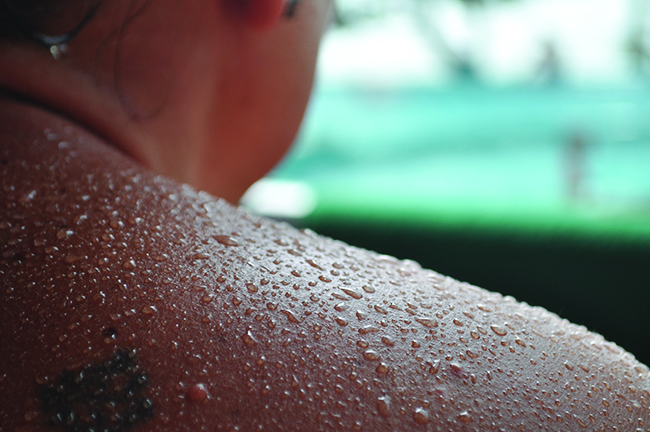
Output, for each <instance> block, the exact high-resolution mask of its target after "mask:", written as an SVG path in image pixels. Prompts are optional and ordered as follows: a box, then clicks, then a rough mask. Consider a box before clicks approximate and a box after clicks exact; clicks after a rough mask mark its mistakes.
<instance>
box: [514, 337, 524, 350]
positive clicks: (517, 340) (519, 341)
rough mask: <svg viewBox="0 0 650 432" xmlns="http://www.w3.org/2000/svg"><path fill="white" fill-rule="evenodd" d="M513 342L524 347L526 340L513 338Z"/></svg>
mask: <svg viewBox="0 0 650 432" xmlns="http://www.w3.org/2000/svg"><path fill="white" fill-rule="evenodd" d="M515 343H516V344H517V345H519V346H521V347H524V348H526V342H524V341H522V340H521V339H515Z"/></svg>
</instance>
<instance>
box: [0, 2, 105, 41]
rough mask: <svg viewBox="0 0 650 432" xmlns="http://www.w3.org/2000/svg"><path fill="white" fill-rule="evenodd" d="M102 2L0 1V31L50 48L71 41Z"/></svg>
mask: <svg viewBox="0 0 650 432" xmlns="http://www.w3.org/2000/svg"><path fill="white" fill-rule="evenodd" d="M102 1H103V0H0V31H1V32H2V34H4V35H5V36H6V35H12V36H23V37H27V38H29V39H30V40H32V41H34V42H37V43H39V44H42V45H45V46H48V47H52V46H56V45H64V44H66V43H68V42H69V41H70V40H72V38H74V37H75V36H76V35H77V34H78V33H79V32H80V31H81V30H82V29H83V27H84V26H85V25H86V24H87V23H88V21H90V20H91V19H92V18H93V16H94V15H95V13H96V12H97V11H98V10H99V8H100V6H101V4H102Z"/></svg>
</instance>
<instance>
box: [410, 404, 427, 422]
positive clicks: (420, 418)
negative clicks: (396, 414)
mask: <svg viewBox="0 0 650 432" xmlns="http://www.w3.org/2000/svg"><path fill="white" fill-rule="evenodd" d="M413 420H415V422H416V423H417V424H427V423H429V413H428V412H427V411H426V410H425V409H423V408H416V409H415V412H414V413H413Z"/></svg>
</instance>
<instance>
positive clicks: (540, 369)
mask: <svg viewBox="0 0 650 432" xmlns="http://www.w3.org/2000/svg"><path fill="white" fill-rule="evenodd" d="M2 115H3V116H4V118H5V119H7V121H5V122H4V123H3V124H2V126H0V128H1V129H0V136H1V137H3V138H2V139H1V140H0V179H1V183H2V192H1V194H0V310H1V311H2V312H1V313H0V328H1V331H0V354H1V355H0V380H1V381H0V386H1V387H2V390H3V391H2V392H1V393H0V425H1V428H0V429H2V430H7V431H14V430H24V431H48V430H54V429H52V427H51V426H50V425H49V423H48V419H47V418H46V415H45V413H44V409H43V400H42V396H39V392H41V391H42V389H43V388H47V387H48V386H50V385H53V383H58V382H59V381H58V380H59V379H60V377H61V376H62V375H61V374H62V373H63V372H65V371H68V372H73V373H78V372H79V371H83V370H100V369H98V368H100V367H99V366H96V365H102V364H106V362H107V361H110V360H111V359H112V358H115V353H125V352H128V353H131V352H132V353H134V357H133V358H134V360H133V361H134V362H137V371H138V373H140V372H139V371H141V372H142V373H144V374H146V378H147V384H146V385H143V386H142V387H141V389H143V390H141V393H142V394H141V395H140V396H141V397H142V398H143V400H144V399H145V398H150V400H151V403H152V413H153V414H152V416H151V418H150V419H148V420H146V421H143V422H136V423H134V426H133V428H132V429H131V430H134V431H136V430H137V431H149V430H150V431H154V430H155V431H196V430H210V431H218V430H224V431H228V430H241V431H251V430H257V429H262V428H263V429H265V430H301V431H308V430H309V431H311V430H339V429H340V430H364V431H411V430H414V431H417V430H423V431H424V430H427V431H518V430H521V431H530V430H548V431H559V430H562V431H573V430H583V429H584V430H619V431H636V430H646V429H647V428H649V427H650V426H649V425H650V407H649V404H650V379H649V377H648V369H647V368H646V367H645V366H644V365H641V364H639V363H638V362H637V361H635V360H634V358H633V357H632V356H631V355H630V354H627V353H625V352H624V351H622V350H621V349H620V348H618V347H616V346H615V345H613V344H611V343H608V342H606V341H604V340H603V339H602V337H600V336H598V335H595V334H593V333H589V332H587V331H586V330H585V329H584V328H582V327H578V326H575V325H572V324H570V323H568V322H566V321H564V320H561V319H559V318H558V317H557V316H555V315H553V314H550V313H548V312H546V311H544V310H542V309H540V308H533V307H530V306H527V305H523V304H520V303H517V302H515V301H514V300H512V299H509V298H503V297H502V296H500V295H497V294H493V293H488V292H486V291H484V290H481V289H478V288H475V287H472V286H470V285H467V284H464V283H459V282H456V281H454V280H452V279H449V278H446V277H444V276H441V275H439V274H437V273H434V272H432V271H428V270H422V269H420V268H419V267H418V266H417V265H416V264H415V263H412V262H402V261H397V260H395V259H392V258H388V257H383V256H379V255H377V254H374V253H372V252H368V251H364V250H360V249H356V248H353V247H350V246H347V245H345V244H343V243H340V242H337V241H334V240H330V239H327V238H323V237H319V236H317V235H315V234H313V233H310V232H300V231H297V230H295V229H293V228H290V227H289V226H287V225H284V224H279V223H275V222H272V221H268V220H265V219H260V218H258V217H255V216H251V215H249V214H248V213H246V212H245V211H243V210H239V209H236V208H233V207H231V206H230V205H228V204H226V203H225V202H224V201H220V200H216V199H214V198H213V197H211V196H209V195H207V194H204V193H197V192H195V191H194V190H193V189H191V188H189V187H186V186H183V185H180V184H178V183H175V182H173V181H171V180H168V179H165V178H163V177H159V176H155V175H153V174H151V173H149V172H147V171H146V170H144V169H142V168H140V167H139V166H138V165H137V164H135V163H134V162H132V161H131V160H129V159H127V158H126V157H124V156H122V155H121V154H120V153H118V152H117V151H115V150H113V149H111V148H109V147H108V146H106V145H105V144H103V143H102V142H100V141H98V140H97V139H96V138H93V137H92V136H91V135H89V134H87V133H85V132H83V131H80V130H79V129H77V128H76V127H70V126H71V125H70V124H69V123H66V122H65V121H63V120H60V119H57V118H56V117H54V116H51V115H49V114H46V113H43V112H40V111H38V110H36V109H35V108H27V107H25V106H20V105H17V104H15V105H14V106H12V107H11V109H6V107H5V108H3V110H2ZM30 117H31V118H32V121H33V123H32V124H30V123H29V122H26V121H25V120H24V119H25V118H30ZM21 119H23V120H21ZM44 124H46V125H49V129H50V130H48V131H47V132H43V131H44V128H43V127H42V125H44ZM35 125H41V126H39V127H36V126H35ZM120 355H123V354H120ZM134 367H135V366H134ZM84 368H85V369H84ZM116 385H118V384H116ZM201 385H202V386H204V387H194V386H201ZM198 389H200V390H203V391H205V397H203V394H202V393H201V392H200V391H198ZM199 393H201V394H199ZM189 395H194V397H190V396H189ZM198 396H201V397H198ZM86 420H87V421H88V422H92V419H86ZM107 421H108V420H107ZM120 424H122V423H120ZM57 427H58V428H59V429H57V430H63V431H66V430H73V429H71V428H68V429H66V426H65V425H63V424H61V425H59V426H57ZM615 428H618V429H615ZM127 429H128V428H127V427H126V426H120V427H118V428H116V429H114V430H127Z"/></svg>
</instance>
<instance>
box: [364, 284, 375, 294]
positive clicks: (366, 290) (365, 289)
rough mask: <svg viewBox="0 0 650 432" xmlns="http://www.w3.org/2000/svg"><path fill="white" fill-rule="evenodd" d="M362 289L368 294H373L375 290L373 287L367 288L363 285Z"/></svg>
mask: <svg viewBox="0 0 650 432" xmlns="http://www.w3.org/2000/svg"><path fill="white" fill-rule="evenodd" d="M362 288H363V290H364V291H365V292H367V293H368V294H372V293H374V292H375V289H374V288H373V287H371V286H368V285H364V286H363V287H362Z"/></svg>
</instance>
